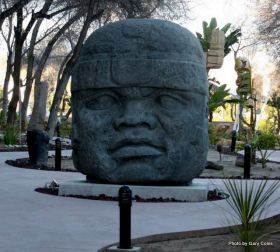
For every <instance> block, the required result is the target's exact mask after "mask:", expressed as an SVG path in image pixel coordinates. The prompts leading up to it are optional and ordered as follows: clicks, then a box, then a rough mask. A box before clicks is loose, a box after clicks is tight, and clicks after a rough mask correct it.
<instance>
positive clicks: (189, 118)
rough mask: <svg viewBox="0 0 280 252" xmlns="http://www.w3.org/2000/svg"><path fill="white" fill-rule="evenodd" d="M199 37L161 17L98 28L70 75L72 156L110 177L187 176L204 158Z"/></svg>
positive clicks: (161, 179)
mask: <svg viewBox="0 0 280 252" xmlns="http://www.w3.org/2000/svg"><path fill="white" fill-rule="evenodd" d="M204 61H205V60H204V55H203V52H202V49H201V46H200V45H199V42H198V41H197V39H196V38H195V37H194V36H193V35H192V34H191V33H190V32H189V31H188V30H186V29H184V28H183V27H181V26H179V25H177V24H174V23H172V22H168V21H163V20H146V19H129V20H125V21H120V22H116V23H112V24H109V25H106V26H104V27H102V28H100V29H98V30H96V31H95V32H94V33H93V34H92V35H91V36H90V37H89V38H88V40H87V41H86V43H85V45H84V47H83V49H82V52H81V55H80V57H79V59H78V61H77V64H76V67H75V70H74V73H73V76H72V108H73V159H74V164H75V167H76V168H77V169H78V170H79V171H81V172H82V173H83V174H85V175H87V179H88V180H91V181H96V182H105V183H119V184H124V183H130V184H147V185H157V184H161V185H164V184H186V183H188V182H190V181H191V180H192V179H193V178H194V177H196V176H198V175H199V174H200V173H201V172H202V170H203V168H204V165H205V162H206V155H207V146H208V133H207V132H208V128H207V94H208V84H207V75H206V67H205V62H204Z"/></svg>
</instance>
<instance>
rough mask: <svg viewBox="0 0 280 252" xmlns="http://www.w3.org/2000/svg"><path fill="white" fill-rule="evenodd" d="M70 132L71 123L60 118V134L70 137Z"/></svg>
mask: <svg viewBox="0 0 280 252" xmlns="http://www.w3.org/2000/svg"><path fill="white" fill-rule="evenodd" d="M71 134H72V123H71V122H69V121H67V120H62V122H61V124H60V136H61V137H67V138H69V137H70V138H71Z"/></svg>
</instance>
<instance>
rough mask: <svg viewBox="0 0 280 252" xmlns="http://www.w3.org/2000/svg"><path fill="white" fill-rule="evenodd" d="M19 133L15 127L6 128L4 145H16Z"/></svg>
mask: <svg viewBox="0 0 280 252" xmlns="http://www.w3.org/2000/svg"><path fill="white" fill-rule="evenodd" d="M18 137H19V131H18V129H17V128H16V127H15V126H7V127H6V129H5V133H4V143H5V144H6V145H14V144H16V143H17V140H18Z"/></svg>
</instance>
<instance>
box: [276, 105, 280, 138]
mask: <svg viewBox="0 0 280 252" xmlns="http://www.w3.org/2000/svg"><path fill="white" fill-rule="evenodd" d="M279 132H280V109H277V129H276V134H277V135H278V134H279Z"/></svg>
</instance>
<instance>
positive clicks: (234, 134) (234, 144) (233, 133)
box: [230, 130, 237, 152]
mask: <svg viewBox="0 0 280 252" xmlns="http://www.w3.org/2000/svg"><path fill="white" fill-rule="evenodd" d="M236 139H237V132H236V130H233V131H232V132H231V146H230V151H231V152H235V146H236Z"/></svg>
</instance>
